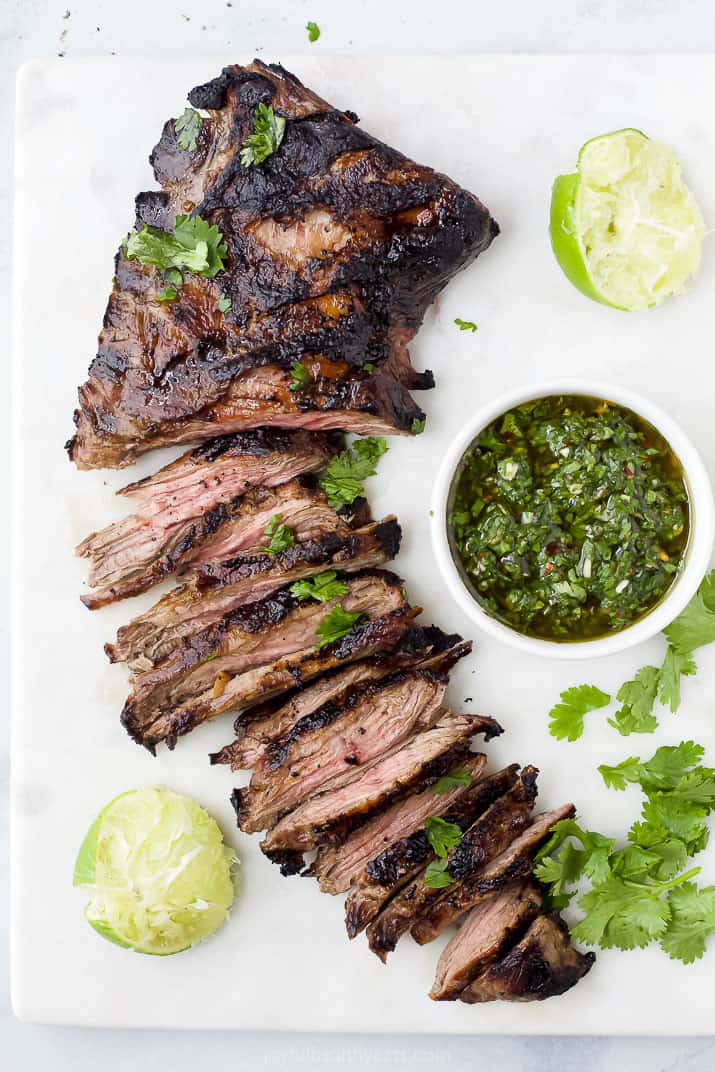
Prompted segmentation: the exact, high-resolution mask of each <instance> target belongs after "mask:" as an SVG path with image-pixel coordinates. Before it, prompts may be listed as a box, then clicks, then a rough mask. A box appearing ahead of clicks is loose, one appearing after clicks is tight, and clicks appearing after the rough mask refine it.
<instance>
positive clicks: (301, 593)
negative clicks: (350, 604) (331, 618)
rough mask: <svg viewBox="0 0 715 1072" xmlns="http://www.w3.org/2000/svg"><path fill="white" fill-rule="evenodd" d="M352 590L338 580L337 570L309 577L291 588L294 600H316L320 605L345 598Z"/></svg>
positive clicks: (295, 583) (296, 582)
mask: <svg viewBox="0 0 715 1072" xmlns="http://www.w3.org/2000/svg"><path fill="white" fill-rule="evenodd" d="M349 591H350V589H349V587H348V585H347V584H345V582H344V581H341V580H339V579H338V575H337V573H336V572H335V570H326V572H325V573H319V574H317V576H315V577H307V578H306V579H304V580H301V581H295V582H294V583H293V584H292V585H291V586H290V594H291V595H292V596H293V597H294V599H300V600H305V599H315V600H317V601H318V603H328V602H330V600H331V599H335V598H336V597H338V596H344V595H346V594H347V592H349Z"/></svg>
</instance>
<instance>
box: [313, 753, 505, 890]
mask: <svg viewBox="0 0 715 1072" xmlns="http://www.w3.org/2000/svg"><path fill="white" fill-rule="evenodd" d="M486 761H487V760H486V756H485V755H483V754H482V753H480V752H475V753H474V754H473V755H471V756H469V758H468V759H467V760H466V762H465V763H463V764H462V765H461V767H460V768H459V770H460V772H461V773H463V774H466V775H468V776H469V779H470V780H469V782H468V783H467V784H466V785H457V786H455V787H454V788H452V789H448V790H447V791H446V792H437V790H436V789H435V787H434V786H431V787H430V788H429V789H425V791H424V792H423V793H415V794H413V795H412V796H410V797H406V798H405V799H404V800H399V801H398V802H397V803H396V804H392V805H391V806H390V807H389V808H387V809H386V810H385V811H383V812H380V813H379V814H378V815H376V816H375V817H374V818H373V819H370V820H369V821H368V822H366V823H364V824H363V825H362V826H359V827H358V828H357V830H354V831H353V832H352V834H350V836H349V837H348V838H347V839H346V840H345V841H344V842H343V843H342V845H327V846H324V847H323V848H321V849H319V850H318V855H317V856H316V858H315V860H314V861H313V863H312V864H311V865H310V867H309V868H308V870H307V872H306V873H307V874H309V875H313V876H315V877H316V878H317V879H318V883H319V885H320V888H321V890H322V891H323V893H345V891H346V890H348V889H349V888H350V886H351V885H352V884H353V882H359V883H360V884H361V885H363V884H365V882H366V875H365V868H366V867H367V865H368V864H369V863H370V861H372V860H376V859H380V858H382V859H387V858H388V855H389V854H390V852H391V850H392V849H396V850H397V851H398V852H399V853H400V855H402V851H403V845H405V844H406V843H407V841H409V839H410V836H411V835H412V834H413V833H415V831H417V830H420V829H421V827H422V824H423V823H424V821H425V819H426V817H427V816H428V815H443V814H444V812H445V811H447V810H448V809H449V807H450V805H452V804H453V803H454V802H455V800H456V799H457V798H458V797H460V796H461V795H462V794H463V793H465V792H466V791H467V789H468V788H469V787H470V786H472V785H474V784H475V782H478V781H479V779H480V778H481V777H482V772H483V770H484V767H485V765H486ZM450 773H455V772H451V771H450ZM382 888H385V887H382Z"/></svg>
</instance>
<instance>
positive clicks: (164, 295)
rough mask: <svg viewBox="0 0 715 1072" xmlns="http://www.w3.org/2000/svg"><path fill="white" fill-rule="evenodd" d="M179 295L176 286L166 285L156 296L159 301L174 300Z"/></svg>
mask: <svg viewBox="0 0 715 1072" xmlns="http://www.w3.org/2000/svg"><path fill="white" fill-rule="evenodd" d="M178 297H179V292H178V290H177V289H176V287H164V289H163V290H161V291H159V293H158V294H157V296H156V300H157V301H158V302H173V301H176V299H177V298H178Z"/></svg>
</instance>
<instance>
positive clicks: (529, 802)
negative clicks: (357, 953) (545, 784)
mask: <svg viewBox="0 0 715 1072" xmlns="http://www.w3.org/2000/svg"><path fill="white" fill-rule="evenodd" d="M538 773H539V772H538V771H537V770H536V769H535V768H534V767H524V769H523V770H522V772H521V774H520V775H519V777H518V779H517V780H516V782H515V783H514V785H513V786H512V787H511V788H510V789H508V790H507V792H506V793H504V794H503V795H502V796H501V797H499V798H498V799H497V800H496V801H494V803H493V804H491V805H490V806H489V807H488V808H487V810H486V811H485V812H483V814H479V815H478V816H477V818H476V819H475V820H474V821H473V822H472V823H471V825H470V826H469V827H468V829H467V830H466V831H465V833H464V834H463V836H462V840H461V842H460V844H459V845H458V846H457V847H456V848H454V849H452V850H451V852H450V853H449V855H448V857H447V870H448V872H449V873H450V875H452V874H453V871H452V868H456V869H457V870H458V871H459V872H460V873H462V874H468V873H470V868H471V870H472V871H476V870H477V869H478V868H480V867H481V865H482V864H483V863H484V862H485V861H486V860H489V859H491V858H492V857H494V856H497V855H498V854H499V853H500V852H502V851H503V850H504V849H505V848H506V847H507V845H509V843H510V842H511V841H512V840H513V838H514V837H515V836H516V835H518V834H519V833H520V832H521V831H522V830H523V829H524V827H525V826H526V825H527V824H528V822H529V816H530V814H531V811H532V809H533V807H534V800H535V799H536V794H537V789H536V779H537V777H538ZM460 849H462V852H461V853H460V852H459V851H458V850H460ZM432 856H433V854H432V853H430V854H429V857H428V859H429V858H432ZM443 893H444V890H443V889H433V888H432V887H430V886H428V885H427V884H426V883H425V872H424V870H421V871H420V873H419V874H418V875H417V877H416V878H415V879H413V881H412V882H410V883H409V885H408V886H406V887H405V888H404V889H403V890H401V891H400V892H399V893H398V894H397V895H396V896H395V897H394V898H393V899H392V900H391V901H390V902H389V904H388V905H387V906H386V907H385V908H384V909H383V910H382V912H381V913H380V915H379V916H378V917H377V919H375V920H374V921H373V922H372V923H371V924H370V926H369V927H368V931H367V936H368V944H369V946H370V949H371V950H372V951H373V953H375V955H376V956H378V957H379V958H380V960H382V961H383V962H384V961H385V960H386V959H387V956H388V954H389V953H391V952H392V951H393V950H394V948H395V946H396V945H397V943H398V941H399V940H400V938H401V937H402V935H403V934H406V933H407V931H408V930H410V929H411V928H413V927H414V925H415V923H416V922H417V921H418V920H419V919H420V918H421V917H422V916H424V915H425V914H426V913H428V912H429V911H430V909H431V907H432V905H434V903H435V901H437V900H438V899H439V898H440V897H441V896H442V894H443Z"/></svg>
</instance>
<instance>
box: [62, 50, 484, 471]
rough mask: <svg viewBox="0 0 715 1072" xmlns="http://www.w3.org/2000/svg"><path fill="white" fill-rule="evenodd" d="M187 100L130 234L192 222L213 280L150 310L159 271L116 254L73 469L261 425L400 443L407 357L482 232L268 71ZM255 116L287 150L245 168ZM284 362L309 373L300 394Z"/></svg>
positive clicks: (393, 158) (449, 188)
mask: <svg viewBox="0 0 715 1072" xmlns="http://www.w3.org/2000/svg"><path fill="white" fill-rule="evenodd" d="M189 99H190V100H191V101H192V102H193V104H194V105H195V106H196V107H198V108H201V109H202V111H203V112H204V118H203V120H202V124H201V129H200V132H199V136H198V138H197V143H196V148H195V149H193V150H184V149H181V148H180V147H179V144H178V140H177V131H176V126H175V122H174V120H169V121H168V122H167V123H166V125H165V127H164V130H163V133H162V136H161V140H160V141H159V143H158V145H157V146H156V148H155V149H154V152H153V153H152V156H151V161H152V164H153V167H154V174H155V177H156V179H157V181H158V182H159V183H160V184H161V189H160V190H156V191H150V192H147V193H143V194H140V195H139V197H138V198H137V202H136V209H137V228H140V227H142V226H143V225H144V224H147V225H150V226H152V227H158V228H160V229H163V230H172V229H173V227H174V224H175V221H176V217H177V215H179V214H182V213H185V212H187V211H188V212H190V213H191V214H193V215H197V216H200V217H201V218H202V219H203V220H205V221H207V222H208V223H210V224H211V225H215V226H217V227H218V228H219V230H220V236H221V238H222V239H223V242H224V243H225V254H224V255H222V256H223V265H222V266H221V265H220V264H219V265H218V266H217V267H221V270H219V271H218V273H217V274H216V275H215V278H205V277H204V276H202V275H197V274H195V273H192V272H190V271H186V272H185V273H184V279H183V284H182V285H181V287H180V288H179V291H178V294H177V297H176V299H175V300H174V301H170V302H162V301H159V296H160V294H161V291H162V290H163V289H164V288H165V286H166V281H165V279H164V278H163V275H162V273H161V271H160V270H158V269H157V268H155V267H154V266H153V265H150V264H141V263H140V262H139V261H138V260H134V259H127V256H126V254H125V249H124V248H122V249H121V250H120V251H119V253H118V255H117V259H116V266H115V282H114V287H113V290H112V293H111V296H110V299H109V304H108V306H107V310H106V313H105V316H104V326H103V329H102V332H101V335H100V338H99V349H98V352H97V356H96V357H95V359H94V361H93V363H92V366H91V368H90V371H89V377H88V379H87V382H86V383H85V384H84V385H83V386H82V387H81V388H80V391H79V409H78V410H77V411H76V413H75V424H76V433H75V436H74V438H73V439H72V440H71V441H70V443H69V444H68V449H69V453H70V457H71V458H72V459H73V460H74V461H75V463H76V464H77V465H78V466H79V467H80V468H99V467H102V466H122V465H127V464H129V463H130V462H131V461H132V460H133V458H135V457H136V456H137V455H138V454H140V453H141V452H143V451H145V450H148V449H150V448H152V447H157V446H165V445H168V444H171V443H183V442H191V441H198V440H201V439H205V438H213V437H215V436H216V434H217V432H221V433H224V432H233V431H237V430H240V429H242V428H249V427H257V426H267V425H279V426H284V427H296V428H312V429H318V428H331V427H332V428H336V427H337V428H344V429H349V430H350V431H356V432H395V431H401V432H408V433H409V432H410V431H411V430H413V428H414V425H413V422H414V421H419V420H421V419H422V416H421V411H420V410H419V407H417V406H416V405H415V403H414V402H413V401H412V399H411V397H410V395H409V394H408V393H407V390H406V388H405V386H404V382H405V381H407V382H411V381H412V380H413V378H414V373H413V372H411V370H409V357H408V355H407V350H406V345H407V343H408V342H409V340H410V339H411V338H412V336H413V335H414V334H415V332H416V331H417V329H418V327H419V325H420V323H421V321H422V318H423V316H424V313H425V310H426V308H427V306H428V305H429V303H430V302H431V301H432V300H433V298H434V297H435V295H436V294H437V293H438V292H439V291H440V290H441V289H442V288H443V287H444V286H445V284H446V283H447V281H448V280H449V279H450V278H451V276H452V275H454V273H455V272H457V271H458V270H459V269H461V268H463V267H464V266H465V265H467V264H468V263H470V261H472V260H474V258H475V257H476V256H477V255H478V254H479V253H480V252H481V251H482V250H484V249H486V248H487V247H488V246H489V245H490V243H491V242H492V240H493V238H494V237H495V235H496V234H497V233H498V227H497V225H496V223H495V222H494V221H493V220H492V219H491V217H490V215H489V213H488V211H487V210H486V209H485V208H484V206H483V205H482V204H481V203H480V202H479V201H478V200H477V198H476V197H474V196H473V195H471V194H469V193H467V192H466V191H464V190H462V189H460V188H459V187H458V186H456V185H455V184H454V183H453V182H452V181H450V180H449V179H447V178H446V177H445V176H443V175H439V174H437V173H436V172H434V171H432V170H431V169H430V168H427V167H422V166H420V165H417V164H415V163H413V162H412V161H410V160H408V159H407V158H406V157H404V156H402V155H401V154H400V153H398V152H396V151H395V150H393V149H390V148H389V147H388V146H386V145H384V144H383V143H382V142H380V141H377V140H376V139H374V138H372V137H371V136H370V135H369V134H367V133H365V132H364V131H363V130H361V129H360V128H359V127H358V126H357V125H356V123H355V121H354V120H355V119H356V117H355V116H354V115H353V114H352V113H346V112H343V111H338V110H336V109H334V108H332V107H331V106H330V105H329V104H327V103H326V102H325V101H322V100H320V98H318V97H317V96H316V95H315V94H314V93H312V92H311V91H310V90H309V89H307V88H306V87H304V86H303V85H301V83H300V82H299V81H298V79H297V78H295V77H294V76H293V75H291V74H289V73H288V72H287V71H285V70H283V68H281V67H279V66H277V65H270V66H266V65H265V64H262V63H261V62H260V61H254V63H252V64H250V66H248V67H238V66H231V67H227V68H225V70H224V71H223V72H222V73H221V75H220V76H219V77H218V78H215V79H214V80H213V81H212V82H210V83H208V84H207V85H205V86H198V87H196V89H194V90H193V91H192V92H191V93H190V94H189ZM259 104H265V105H270V106H271V107H273V108H274V109H275V113H276V115H277V116H279V117H281V118H283V119H285V120H286V125H285V135H284V137H283V139H282V143H281V145H280V147H279V148H278V149H277V151H276V152H275V153H274V154H273V155H272V156H269V157H268V158H267V159H266V160H264V161H262V162H261V163H260V164H258V165H255V166H245V165H243V164H242V163H241V159H240V157H241V148H242V145H243V142H244V141H245V139H246V137H247V136H248V135H249V134H250V133H251V132H252V131H253V124H254V120H255V116H256V109H257V106H258V105H259ZM206 113H208V114H206ZM222 296H223V297H225V298H228V299H229V300H230V301H231V303H232V309H231V310H229V311H228V312H222V311H220V309H219V301H220V299H221V297H222ZM297 359H299V360H300V361H301V362H302V363H303V364H304V366H305V367H306V368H307V369H308V372H309V379H308V381H307V382H306V383H305V384H304V385H299V388H298V389H296V388H295V386H294V385H293V387H291V385H292V384H293V374H292V372H291V370H290V369H291V365H292V364H293V362H294V361H295V360H297ZM367 365H369V366H370V367H371V368H372V366H373V365H374V366H375V371H368V370H367V369H366V366H367ZM407 370H409V374H408V375H406V372H407ZM424 380H425V381H426V382H429V377H424ZM422 385H424V384H420V386H422Z"/></svg>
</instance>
